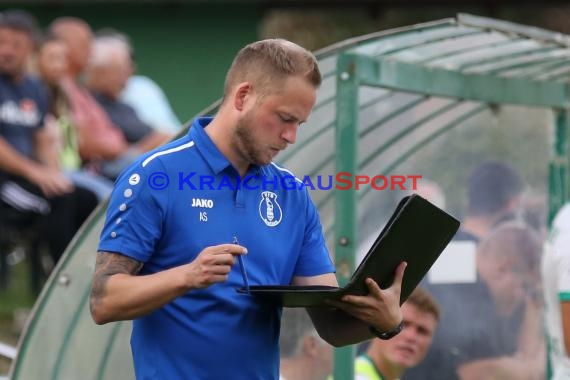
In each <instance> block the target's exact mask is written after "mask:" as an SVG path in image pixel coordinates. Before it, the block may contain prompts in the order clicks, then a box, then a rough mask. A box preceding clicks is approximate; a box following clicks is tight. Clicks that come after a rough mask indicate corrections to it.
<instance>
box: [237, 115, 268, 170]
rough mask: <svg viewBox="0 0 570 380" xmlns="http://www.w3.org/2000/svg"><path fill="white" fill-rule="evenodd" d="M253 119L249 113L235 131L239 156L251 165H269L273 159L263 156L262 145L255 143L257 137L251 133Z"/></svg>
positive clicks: (239, 122)
mask: <svg viewBox="0 0 570 380" xmlns="http://www.w3.org/2000/svg"><path fill="white" fill-rule="evenodd" d="M252 121H253V117H252V115H251V112H248V113H247V114H246V115H244V116H243V118H241V119H240V120H239V121H238V122H237V126H236V129H235V132H234V133H235V137H236V148H237V152H238V154H239V155H240V156H241V157H242V158H243V159H244V160H245V161H247V162H249V163H250V164H255V165H259V166H263V165H267V164H269V163H270V162H271V159H272V157H269V155H267V154H263V151H262V149H260V144H259V143H257V142H256V141H255V137H254V136H253V133H252V131H251V129H252V128H251V126H252Z"/></svg>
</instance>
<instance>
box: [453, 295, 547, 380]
mask: <svg viewBox="0 0 570 380" xmlns="http://www.w3.org/2000/svg"><path fill="white" fill-rule="evenodd" d="M545 359H546V347H545V343H544V339H543V334H542V319H541V307H540V306H539V304H538V303H537V302H536V301H535V300H533V299H531V298H530V297H529V298H528V299H527V300H526V304H525V314H524V318H523V321H522V324H521V327H520V336H519V342H518V350H517V351H516V352H515V353H514V354H512V355H510V356H506V355H505V356H501V357H496V358H486V359H481V360H473V361H470V362H466V363H464V364H462V365H460V366H459V367H458V371H457V372H458V374H459V378H460V379H461V380H472V379H473V380H475V379H482V378H485V379H520V380H534V379H537V380H538V379H542V378H544V370H545V367H546V363H545Z"/></svg>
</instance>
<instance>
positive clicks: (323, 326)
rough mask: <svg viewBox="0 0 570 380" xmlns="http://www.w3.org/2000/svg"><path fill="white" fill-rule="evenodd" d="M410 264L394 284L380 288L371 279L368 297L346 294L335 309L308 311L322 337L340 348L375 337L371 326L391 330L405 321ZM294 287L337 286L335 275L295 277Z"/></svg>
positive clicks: (396, 276)
mask: <svg viewBox="0 0 570 380" xmlns="http://www.w3.org/2000/svg"><path fill="white" fill-rule="evenodd" d="M405 267H406V264H405V263H402V264H400V265H399V266H398V268H397V269H396V275H395V278H394V283H393V284H392V286H390V287H389V288H387V289H384V290H382V289H380V287H379V286H378V284H376V282H374V280H372V279H370V278H369V279H367V280H366V283H367V285H368V290H369V293H368V295H366V296H356V295H346V296H344V297H343V298H342V300H341V301H334V302H331V306H334V307H335V308H330V309H329V308H308V309H307V311H308V312H309V315H310V316H311V319H312V321H313V324H314V325H315V328H316V329H317V332H318V333H319V335H320V336H321V337H322V338H323V339H324V340H326V341H327V342H328V343H330V344H331V345H333V346H336V347H340V346H346V345H349V344H354V343H358V342H362V341H364V340H367V339H370V338H372V337H373V335H372V334H371V332H370V327H371V326H373V327H375V328H376V329H377V330H379V331H391V330H393V329H394V328H395V327H396V326H398V324H399V323H400V322H401V321H402V310H401V309H400V291H401V286H402V277H403V276H404V270H405ZM293 285H327V286H337V285H338V283H337V280H336V277H335V275H334V274H333V273H328V274H324V275H320V276H312V277H295V278H294V279H293Z"/></svg>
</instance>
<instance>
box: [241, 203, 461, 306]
mask: <svg viewBox="0 0 570 380" xmlns="http://www.w3.org/2000/svg"><path fill="white" fill-rule="evenodd" d="M458 228H459V221H458V220H457V219H455V218H454V217H453V216H451V215H449V214H448V213H446V212H445V211H443V210H441V209H440V208H438V207H436V206H434V205H433V204H431V203H430V202H428V201H427V200H425V199H424V198H422V197H420V196H419V195H417V194H413V195H409V196H406V197H404V198H403V199H402V200H401V201H400V202H399V204H398V206H397V207H396V210H395V211H394V213H393V214H392V216H391V217H390V220H389V221H388V223H387V224H386V226H385V227H384V228H383V229H382V231H381V232H380V235H378V237H377V238H376V241H375V242H374V244H373V245H372V247H371V248H370V250H369V251H368V253H367V254H366V256H365V257H364V259H363V260H362V262H361V263H360V265H359V266H358V268H357V269H356V270H355V272H354V273H353V275H352V277H351V279H350V281H349V282H348V284H347V285H346V286H345V287H342V288H338V287H331V286H294V285H264V286H250V287H249V293H250V294H251V295H253V296H255V297H258V298H259V299H260V300H261V301H266V302H278V303H280V304H282V305H283V306H285V307H317V306H329V305H327V303H326V300H332V299H339V298H340V297H342V296H343V295H345V294H357V295H364V294H366V293H368V287H367V285H366V283H365V280H366V278H368V277H370V278H372V279H374V281H376V283H378V285H379V286H380V287H381V288H382V289H385V288H387V287H389V286H390V285H391V284H392V282H393V281H394V274H395V270H396V267H397V266H398V265H399V264H400V263H401V262H402V261H406V262H407V263H408V266H407V267H406V271H405V273H404V278H403V281H402V292H401V295H400V304H402V303H403V302H404V301H405V300H406V299H407V298H408V296H409V295H410V294H411V293H412V291H413V290H414V289H415V288H416V286H417V285H418V284H419V282H420V281H421V280H422V278H423V277H424V276H425V275H426V273H427V272H428V271H429V269H430V268H431V266H432V265H433V263H434V262H435V261H436V260H437V258H438V257H439V255H440V254H441V252H442V251H443V250H444V248H445V247H446V246H447V244H448V243H449V241H450V240H451V239H452V238H453V236H454V235H455V233H456V232H457V229H458ZM238 292H240V293H247V289H244V288H240V289H238Z"/></svg>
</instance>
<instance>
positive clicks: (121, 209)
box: [119, 203, 127, 211]
mask: <svg viewBox="0 0 570 380" xmlns="http://www.w3.org/2000/svg"><path fill="white" fill-rule="evenodd" d="M126 209H127V205H126V204H125V203H122V204H121V205H120V206H119V211H125V210H126Z"/></svg>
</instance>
